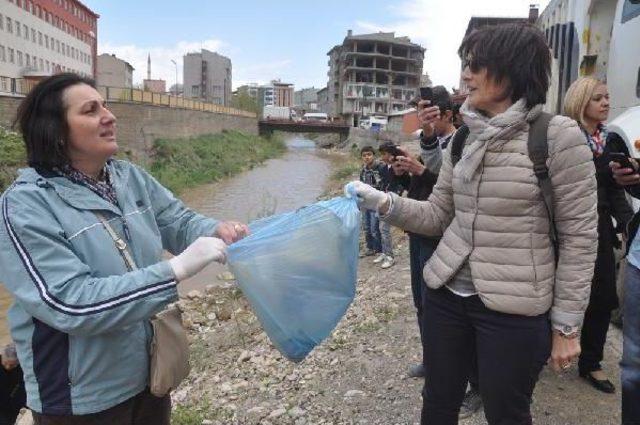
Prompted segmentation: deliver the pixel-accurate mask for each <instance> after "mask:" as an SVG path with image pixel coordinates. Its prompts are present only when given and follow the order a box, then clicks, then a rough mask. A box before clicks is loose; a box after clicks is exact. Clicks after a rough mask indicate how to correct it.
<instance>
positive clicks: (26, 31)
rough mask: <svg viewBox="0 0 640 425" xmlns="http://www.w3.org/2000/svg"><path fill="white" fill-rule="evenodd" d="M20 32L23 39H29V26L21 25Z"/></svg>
mask: <svg viewBox="0 0 640 425" xmlns="http://www.w3.org/2000/svg"><path fill="white" fill-rule="evenodd" d="M22 34H23V35H24V39H25V40H27V41H28V40H29V27H28V26H26V25H24V24H23V25H22Z"/></svg>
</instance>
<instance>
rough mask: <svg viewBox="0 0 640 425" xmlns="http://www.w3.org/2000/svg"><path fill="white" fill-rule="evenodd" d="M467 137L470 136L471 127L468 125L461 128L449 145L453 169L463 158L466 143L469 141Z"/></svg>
mask: <svg viewBox="0 0 640 425" xmlns="http://www.w3.org/2000/svg"><path fill="white" fill-rule="evenodd" d="M467 136H469V127H467V125H466V124H463V125H462V126H460V128H459V129H457V130H456V133H455V134H454V135H453V140H451V143H450V144H449V149H450V150H451V168H453V167H455V166H456V164H457V163H458V161H460V158H462V150H463V149H464V143H465V142H466V141H467Z"/></svg>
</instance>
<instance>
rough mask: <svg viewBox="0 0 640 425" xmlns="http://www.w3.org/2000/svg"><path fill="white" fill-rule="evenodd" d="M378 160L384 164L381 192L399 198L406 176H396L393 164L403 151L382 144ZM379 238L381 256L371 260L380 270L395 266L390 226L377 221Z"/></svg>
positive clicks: (387, 144)
mask: <svg viewBox="0 0 640 425" xmlns="http://www.w3.org/2000/svg"><path fill="white" fill-rule="evenodd" d="M378 151H379V152H380V159H381V160H382V162H383V163H384V169H383V170H384V172H383V173H382V190H383V191H385V192H393V193H395V194H397V195H399V196H402V193H403V192H404V191H405V189H406V188H407V187H408V186H409V179H408V176H406V175H402V174H396V173H395V172H394V168H393V164H394V163H395V162H396V158H397V156H398V155H399V154H402V153H403V151H402V150H401V149H400V148H399V147H398V146H396V145H395V144H394V143H392V142H383V143H381V144H380V147H379V148H378ZM379 225H380V236H381V241H382V254H381V255H380V256H379V257H378V258H376V259H375V260H373V263H374V264H377V263H380V268H382V269H388V268H390V267H392V266H393V265H394V264H395V262H396V261H395V257H394V255H393V240H392V237H391V225H390V224H389V223H386V222H383V221H379Z"/></svg>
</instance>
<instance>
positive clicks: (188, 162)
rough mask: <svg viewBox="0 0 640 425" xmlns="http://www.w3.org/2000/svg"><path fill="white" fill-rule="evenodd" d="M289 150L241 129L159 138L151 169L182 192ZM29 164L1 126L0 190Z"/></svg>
mask: <svg viewBox="0 0 640 425" xmlns="http://www.w3.org/2000/svg"><path fill="white" fill-rule="evenodd" d="M286 150H287V147H286V145H285V143H284V140H283V138H282V137H279V136H274V137H271V138H264V137H260V136H255V135H249V134H244V133H241V132H239V131H223V132H221V133H217V134H208V135H203V136H197V137H192V138H186V139H157V140H156V141H155V142H154V147H153V160H152V162H151V164H150V166H149V167H148V171H149V172H150V173H151V174H152V175H153V176H154V177H155V178H156V179H158V181H160V183H162V184H163V185H164V186H166V187H167V188H169V189H170V190H172V191H173V192H175V193H177V194H179V193H180V192H181V191H183V190H184V189H186V188H190V187H194V186H198V185H202V184H206V183H212V182H215V181H218V180H220V179H222V178H224V177H229V176H232V175H235V174H238V173H241V172H243V171H245V170H247V169H251V168H253V167H254V166H255V165H257V164H260V163H262V162H264V161H265V160H267V159H269V158H275V157H278V156H280V155H282V154H283V153H284V152H285V151H286ZM25 166H26V153H25V148H24V142H23V141H22V137H21V136H20V134H18V133H15V132H11V131H8V130H6V129H4V128H2V127H0V192H2V191H4V189H6V188H7V186H8V185H9V184H11V182H12V181H13V179H15V177H16V172H17V170H18V169H19V168H21V167H25Z"/></svg>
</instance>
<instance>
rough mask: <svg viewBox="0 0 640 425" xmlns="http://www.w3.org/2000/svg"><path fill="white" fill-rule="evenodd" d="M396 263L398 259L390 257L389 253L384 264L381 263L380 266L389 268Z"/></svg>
mask: <svg viewBox="0 0 640 425" xmlns="http://www.w3.org/2000/svg"><path fill="white" fill-rule="evenodd" d="M395 263H396V260H395V259H394V258H393V257H389V256H388V255H385V259H384V261H383V262H382V264H380V267H381V268H383V269H388V268H389V267H391V266H393V265H394V264H395Z"/></svg>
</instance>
